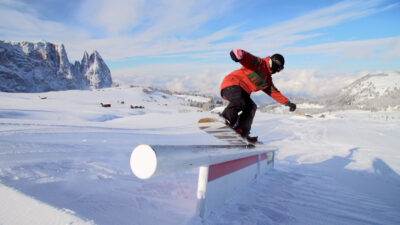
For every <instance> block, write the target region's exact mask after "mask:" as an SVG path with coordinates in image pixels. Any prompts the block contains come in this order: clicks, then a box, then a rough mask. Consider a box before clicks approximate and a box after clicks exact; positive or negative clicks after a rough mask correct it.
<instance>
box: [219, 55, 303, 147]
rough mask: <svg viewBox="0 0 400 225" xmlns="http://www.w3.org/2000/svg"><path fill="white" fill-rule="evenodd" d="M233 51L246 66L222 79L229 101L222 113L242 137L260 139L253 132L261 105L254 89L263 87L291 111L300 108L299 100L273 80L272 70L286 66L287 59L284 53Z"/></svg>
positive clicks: (222, 92)
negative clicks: (291, 98)
mask: <svg viewBox="0 0 400 225" xmlns="http://www.w3.org/2000/svg"><path fill="white" fill-rule="evenodd" d="M230 55H231V58H232V60H233V61H235V62H239V63H240V64H242V68H240V69H238V70H235V71H233V72H232V73H230V74H229V75H227V76H226V77H225V78H224V80H223V82H222V85H221V96H222V97H223V98H224V99H225V100H228V101H229V104H228V106H227V107H226V108H225V110H224V111H223V112H222V114H221V116H222V117H223V118H224V119H225V121H226V123H227V124H228V125H229V126H230V127H232V128H233V129H234V130H235V131H236V132H237V133H239V134H240V135H241V136H242V137H244V138H246V139H247V140H248V141H249V142H252V143H256V142H257V137H251V136H249V134H250V129H251V125H252V123H253V118H254V116H255V113H256V110H257V105H256V104H255V103H254V102H253V100H251V98H250V95H251V93H252V92H256V91H259V90H262V91H264V92H265V93H266V94H268V95H269V96H271V97H272V98H273V99H275V100H276V101H277V102H279V103H282V104H284V105H286V106H288V107H289V109H290V111H291V112H293V111H294V110H296V104H294V103H292V102H290V101H289V99H288V98H286V97H285V96H284V95H283V94H281V93H280V92H279V91H278V89H277V88H276V87H275V86H274V84H273V82H272V74H274V73H278V72H280V71H281V70H283V68H284V64H285V59H284V58H283V56H282V55H280V54H274V55H272V56H271V57H269V56H268V57H266V58H260V57H257V56H254V55H252V54H250V53H249V52H246V51H244V50H242V49H234V50H232V51H231V52H230ZM240 112H241V114H240Z"/></svg>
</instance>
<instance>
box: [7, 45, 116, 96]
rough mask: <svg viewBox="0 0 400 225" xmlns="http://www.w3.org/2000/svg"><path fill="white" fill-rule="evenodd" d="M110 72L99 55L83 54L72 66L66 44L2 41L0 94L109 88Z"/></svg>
mask: <svg viewBox="0 0 400 225" xmlns="http://www.w3.org/2000/svg"><path fill="white" fill-rule="evenodd" d="M111 85H112V78H111V72H110V69H109V68H108V67H107V65H106V64H105V62H104V61H103V59H102V58H101V56H100V54H99V53H98V52H97V51H94V52H93V53H92V54H90V55H89V54H88V53H87V52H85V53H84V55H83V58H82V60H81V62H78V61H76V62H75V63H74V64H71V63H70V62H69V60H68V56H67V53H66V50H65V47H64V45H63V44H61V45H55V44H52V43H50V42H46V41H40V42H37V43H31V42H7V41H0V91H4V92H45V91H60V90H70V89H89V88H106V87H110V86H111Z"/></svg>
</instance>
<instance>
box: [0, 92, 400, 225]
mask: <svg viewBox="0 0 400 225" xmlns="http://www.w3.org/2000/svg"><path fill="white" fill-rule="evenodd" d="M47 96H48V97H49V98H48V99H47V100H49V101H46V100H45V101H43V100H38V99H37V95H36V94H10V93H1V95H0V198H1V202H2V204H1V206H0V224H4V225H8V224H91V223H95V224H103V225H108V224H119V225H125V224H130V225H132V224H134V225H135V224H154V225H157V224H163V225H164V224H201V221H200V219H199V218H197V217H193V216H194V212H195V205H196V199H195V198H196V186H197V172H198V171H197V170H193V171H185V172H182V173H177V174H171V175H166V176H161V177H157V178H154V179H150V180H139V179H137V178H136V177H135V176H133V175H132V173H131V171H130V168H129V156H130V153H131V151H132V149H133V148H134V147H135V146H136V145H138V144H142V143H147V144H171V145H185V144H224V143H223V142H221V141H219V140H217V139H214V138H213V137H212V136H210V135H207V134H204V133H203V132H202V131H200V130H199V129H198V127H197V121H198V119H199V118H202V117H207V116H210V114H209V113H207V112H197V109H193V108H189V107H186V106H182V104H181V103H184V102H182V100H179V99H177V98H174V97H172V96H170V97H168V98H164V97H161V96H162V95H159V94H155V95H151V94H150V95H148V94H143V92H142V90H141V89H140V88H133V89H126V90H124V89H122V90H121V89H107V90H104V92H103V91H102V92H90V91H84V92H83V91H67V92H50V93H47ZM80 96H85V98H80ZM99 96H103V97H104V96H107V99H109V100H110V99H111V100H112V97H113V96H114V98H115V99H121V98H122V97H121V96H125V97H126V98H124V99H130V100H131V101H132V102H133V101H134V102H135V103H136V104H138V105H144V106H145V109H143V111H142V113H140V114H136V113H133V112H132V111H130V110H131V109H129V107H126V105H125V106H123V105H116V106H113V107H112V108H111V109H104V108H101V107H100V105H98V104H97V101H98V99H99ZM150 96H151V97H152V98H150ZM104 98H105V97H104ZM149 99H153V100H157V102H155V101H148V100H149ZM32 100H33V101H35V103H32V102H31V101H32ZM111 100H110V101H111ZM66 102H67V103H68V104H65V103H66ZM159 104H161V105H162V106H160V105H159ZM165 104H168V106H165ZM182 109H185V110H182ZM183 112H184V113H183ZM387 113H388V114H390V115H389V117H384V118H383V119H379V118H380V117H377V115H379V113H367V112H357V111H353V112H340V113H334V114H333V113H332V114H329V115H327V116H326V117H325V118H303V117H298V116H295V115H294V114H291V115H274V114H267V113H260V112H257V115H256V118H255V123H254V128H253V130H252V132H253V134H254V135H259V139H260V140H261V141H262V142H264V143H271V144H273V145H274V146H278V147H279V152H278V155H277V161H276V163H275V169H274V170H273V171H272V172H271V173H269V174H268V175H266V176H264V177H262V178H261V179H259V180H258V181H257V182H254V183H252V184H251V185H250V186H249V187H246V188H244V189H242V190H239V191H238V193H237V194H236V195H235V196H233V197H232V199H230V200H229V201H228V202H227V203H226V204H225V207H224V208H222V209H221V210H220V211H217V212H214V213H213V214H212V215H211V217H210V218H209V219H208V220H207V221H206V222H205V223H206V224H210V225H211V224H263V225H265V224H400V176H399V173H400V156H399V154H398V143H399V142H398V137H400V123H399V121H400V119H396V118H400V112H387ZM102 115H108V116H106V117H102ZM99 118H102V119H99ZM385 118H391V119H390V120H386V119H385ZM35 210H36V211H35ZM26 221H29V222H26ZM36 221H38V222H37V223H35V222H36Z"/></svg>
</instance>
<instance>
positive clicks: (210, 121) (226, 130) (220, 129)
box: [198, 118, 262, 147]
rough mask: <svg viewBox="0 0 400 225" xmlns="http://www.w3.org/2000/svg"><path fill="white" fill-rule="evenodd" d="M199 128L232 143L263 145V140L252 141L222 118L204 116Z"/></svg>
mask: <svg viewBox="0 0 400 225" xmlns="http://www.w3.org/2000/svg"><path fill="white" fill-rule="evenodd" d="M198 124H199V128H200V129H201V130H203V131H205V132H206V133H208V134H211V135H212V136H214V137H216V138H218V139H220V140H223V141H225V142H228V143H229V144H230V145H240V146H250V147H252V146H256V145H261V144H262V143H261V142H256V143H251V142H249V141H248V140H247V139H246V138H243V137H242V136H240V134H238V133H236V131H235V130H234V129H232V128H231V127H229V126H228V125H227V124H226V123H225V122H224V121H222V119H216V118H202V119H200V120H199V122H198Z"/></svg>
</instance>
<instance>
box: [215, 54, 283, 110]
mask: <svg viewBox="0 0 400 225" xmlns="http://www.w3.org/2000/svg"><path fill="white" fill-rule="evenodd" d="M269 59H270V57H267V58H260V57H257V56H254V55H252V54H250V53H248V52H246V51H243V58H242V59H241V60H240V61H239V62H240V63H241V64H242V65H243V67H242V68H240V69H238V70H235V71H233V72H232V73H230V74H229V75H228V76H226V77H225V79H224V81H223V82H222V85H221V90H222V89H224V88H227V87H230V86H233V85H239V86H240V87H242V88H243V89H244V90H245V91H246V92H247V93H249V94H251V93H252V92H256V91H259V90H263V91H264V92H265V93H267V94H268V95H269V96H271V97H272V98H273V99H275V100H276V101H277V102H280V103H282V104H286V103H287V102H289V99H288V98H286V97H285V96H284V95H283V94H281V92H279V90H278V89H277V88H276V87H275V86H274V83H273V82H272V77H271V73H272V70H271V68H270V65H269V63H268V62H269Z"/></svg>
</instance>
